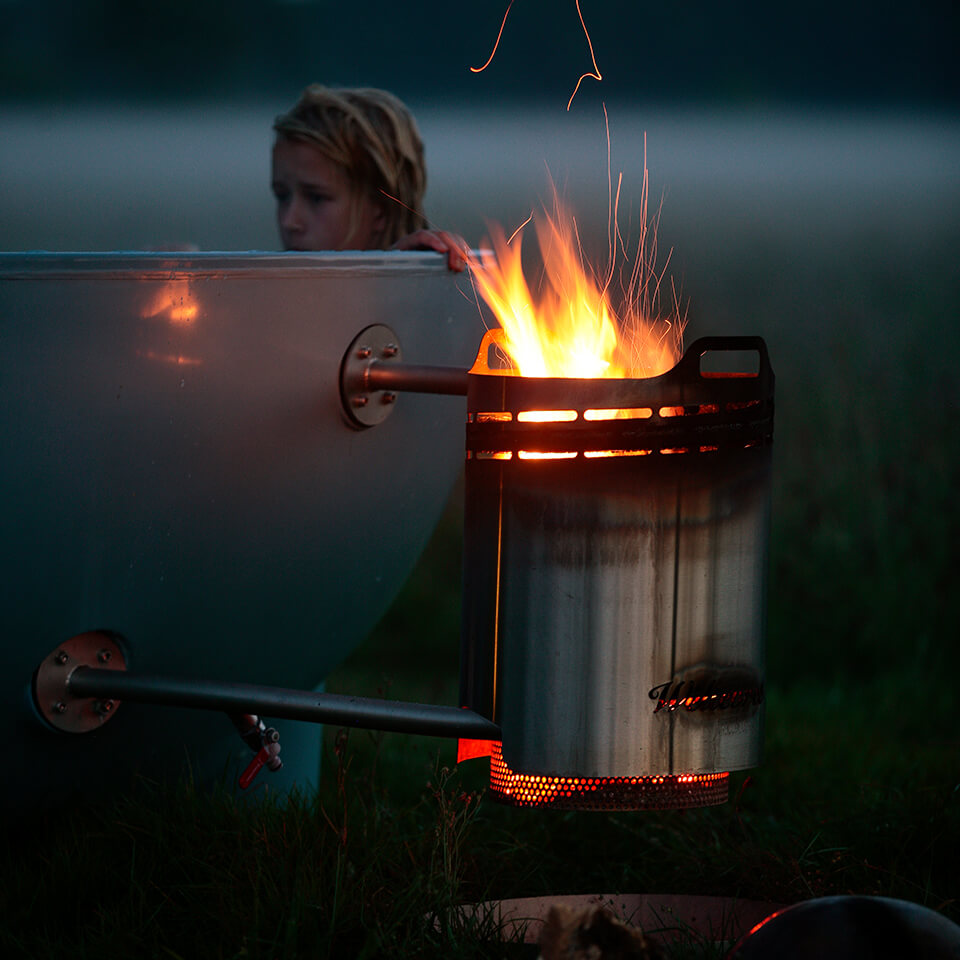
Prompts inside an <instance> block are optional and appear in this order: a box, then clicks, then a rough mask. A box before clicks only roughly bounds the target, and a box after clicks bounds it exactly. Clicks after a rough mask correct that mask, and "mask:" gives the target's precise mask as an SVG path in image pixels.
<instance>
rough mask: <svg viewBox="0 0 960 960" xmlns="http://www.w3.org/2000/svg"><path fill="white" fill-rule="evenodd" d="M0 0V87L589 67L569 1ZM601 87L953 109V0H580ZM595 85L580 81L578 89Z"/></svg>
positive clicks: (111, 89)
mask: <svg viewBox="0 0 960 960" xmlns="http://www.w3.org/2000/svg"><path fill="white" fill-rule="evenodd" d="M505 9H506V2H505V0H475V2H473V3H465V4H456V5H455V4H450V3H449V2H440V0H408V2H406V3H399V2H395V0H366V2H353V3H344V2H341V0H299V2H297V0H294V2H290V0H286V2H285V0H164V2H158V0H145V2H142V3H130V2H129V0H93V2H79V3H77V2H73V0H0V16H2V20H3V29H2V31H0V97H2V98H3V99H6V100H8V101H9V100H11V99H34V98H42V99H46V98H51V97H52V98H57V99H62V98H67V99H76V98H95V99H102V98H109V99H131V98H133V99H142V98H161V99H171V98H173V99H183V98H203V99H207V98H213V97H216V98H224V97H226V98H232V97H236V98H250V97H257V98H259V97H261V96H269V97H273V96H275V95H281V94H286V93H287V92H289V93H291V94H293V93H295V92H296V91H297V90H299V88H300V87H302V86H303V85H304V84H305V83H307V82H309V81H311V80H319V81H323V82H326V83H332V84H346V85H351V84H370V85H378V86H385V87H388V88H389V89H392V90H395V91H396V92H397V93H399V94H400V95H401V96H403V97H412V98H414V99H416V100H418V101H420V102H423V101H424V100H427V99H432V98H436V99H437V100H438V101H447V100H450V99H453V98H460V99H463V98H465V99H467V100H476V99H488V98H491V99H494V100H497V101H502V100H504V99H521V100H523V99H531V98H547V99H550V100H553V99H557V100H558V102H559V103H560V104H561V105H562V104H566V101H567V98H568V97H569V95H570V93H571V92H572V90H573V88H574V86H575V84H576V80H577V78H578V77H579V76H580V74H581V73H584V72H586V71H587V70H589V69H590V68H591V63H590V54H589V49H588V47H587V43H586V38H585V37H584V34H583V30H582V29H581V26H580V22H579V19H578V17H577V8H576V4H575V2H574V0H562V2H558V0H552V2H550V3H544V2H539V3H538V2H535V0H516V3H515V4H514V7H513V9H512V10H511V12H510V16H509V18H508V20H507V24H506V29H505V30H504V35H503V41H502V44H501V46H500V49H499V51H498V53H497V56H496V58H495V59H494V61H493V63H492V64H491V66H490V68H489V69H488V70H487V71H485V73H483V74H481V75H476V74H472V73H471V72H470V71H469V69H468V68H469V67H470V66H479V65H480V64H482V63H483V62H484V61H485V60H486V59H487V56H488V55H489V53H490V50H491V49H492V46H493V41H494V39H495V37H496V34H497V30H498V28H499V26H500V22H501V19H502V17H503V13H504V10H505ZM582 9H583V15H584V18H585V21H586V24H587V27H588V29H589V31H590V34H591V37H592V39H593V43H594V48H595V50H596V53H597V62H598V65H599V67H600V71H601V73H602V74H603V78H604V82H603V85H602V95H603V96H604V97H606V98H608V99H609V98H630V99H633V100H642V101H660V102H663V101H667V102H676V101H691V100H696V101H698V102H717V103H743V104H751V105H757V104H765V105H773V104H782V103H797V102H801V103H802V102H810V101H815V102H822V101H831V102H838V103H841V104H850V103H862V104H888V105H890V104H896V105H906V104H916V103H923V104H928V105H941V106H943V105H955V104H956V102H957V99H958V92H960V72H958V62H960V57H958V56H957V30H956V20H957V16H956V9H957V7H956V4H955V3H951V2H949V0H947V2H941V0H920V2H916V3H910V4H907V3H903V2H898V3H890V2H871V3H868V2H866V0H843V2H839V3H837V2H826V0H808V2H806V3H803V4H781V3H769V2H758V0H752V2H748V3H742V4H729V3H726V4H720V3H716V2H714V0H693V2H689V3H683V4H662V3H657V4H655V3H649V4H647V3H635V2H617V0H583V3H582ZM600 89H601V88H599V87H598V85H597V84H596V83H595V82H594V81H590V80H587V81H585V83H584V87H583V89H582V91H581V96H583V97H584V99H589V98H591V97H595V96H598V95H599V93H598V91H599V90H600Z"/></svg>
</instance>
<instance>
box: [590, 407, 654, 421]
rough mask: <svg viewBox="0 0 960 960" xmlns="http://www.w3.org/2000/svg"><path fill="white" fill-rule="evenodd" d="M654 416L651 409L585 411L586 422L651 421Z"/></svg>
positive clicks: (629, 408) (622, 408)
mask: <svg viewBox="0 0 960 960" xmlns="http://www.w3.org/2000/svg"><path fill="white" fill-rule="evenodd" d="M652 416H653V409H652V408H651V407H605V408H602V409H596V410H584V411H583V419H584V420H649V419H650V418H651V417H652Z"/></svg>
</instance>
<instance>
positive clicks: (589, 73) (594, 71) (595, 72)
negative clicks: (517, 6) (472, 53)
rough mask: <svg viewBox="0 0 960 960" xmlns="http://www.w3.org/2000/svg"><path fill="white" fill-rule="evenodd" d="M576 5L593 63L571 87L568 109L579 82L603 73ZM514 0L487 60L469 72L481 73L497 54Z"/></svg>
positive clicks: (578, 6) (596, 78)
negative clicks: (591, 67)
mask: <svg viewBox="0 0 960 960" xmlns="http://www.w3.org/2000/svg"><path fill="white" fill-rule="evenodd" d="M574 2H575V3H576V5H577V16H578V17H579V18H580V26H581V27H583V35H584V36H585V37H586V38H587V47H588V48H589V50H590V62H591V63H592V65H593V69H592V70H588V71H587V72H586V73H585V74H583V75H582V76H581V77H580V79H579V80H578V81H577V85H576V87H574V89H573V93H571V94H570V99H569V100H568V101H567V110H569V109H570V104H572V103H573V98H574V97H575V96H576V95H577V91H578V90H579V89H580V84H581V83H583V81H584V80H586V79H587V77H593V79H594V80H596V81H598V82H599V81H601V80H603V75H602V74H601V73H600V68H599V67H598V66H597V56H596V54H595V53H594V52H593V41H592V40H591V39H590V31H589V30H587V24H586V21H585V20H584V19H583V11H582V10H581V9H580V0H574ZM513 3H514V0H510V3H509V4H508V5H507V9H506V12H505V13H504V15H503V20H502V21H501V22H500V30H499V32H498V33H497V39H496V40H495V41H494V44H493V49H492V50H491V51H490V56H489V57H487V62H486V63H484V65H483V66H482V67H471V68H470V72H471V73H483V71H484V70H486V69H487V67H489V66H490V64H491V63H492V62H493V58H494V57H495V56H496V55H497V48H498V47H499V46H500V40H501V38H502V37H503V28H504V27H505V26H506V25H507V17H509V16H510V11H511V10H512V9H513Z"/></svg>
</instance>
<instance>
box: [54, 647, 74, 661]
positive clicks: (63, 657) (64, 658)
mask: <svg viewBox="0 0 960 960" xmlns="http://www.w3.org/2000/svg"><path fill="white" fill-rule="evenodd" d="M54 659H55V660H56V661H57V663H59V664H61V665H62V664H64V663H66V662H67V661H68V660H69V659H70V657H69V656H68V654H67V651H66V650H61V651H60V652H59V653H58V654H57V655H56V657H54Z"/></svg>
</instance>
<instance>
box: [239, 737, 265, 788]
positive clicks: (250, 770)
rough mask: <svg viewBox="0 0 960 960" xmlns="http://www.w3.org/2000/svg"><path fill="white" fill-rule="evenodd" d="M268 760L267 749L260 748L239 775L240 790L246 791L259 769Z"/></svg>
mask: <svg viewBox="0 0 960 960" xmlns="http://www.w3.org/2000/svg"><path fill="white" fill-rule="evenodd" d="M269 759H270V749H269V747H261V748H260V749H259V750H258V751H257V752H256V754H254V757H253V759H252V760H251V761H250V762H249V763H248V764H247V769H246V770H244V771H243V773H241V774H240V780H239V783H240V789H241V790H246V789H247V787H249V786H250V784H251V783H253V781H254V778H255V777H256V775H257V774H258V773H259V772H260V769H261V767H263V765H264V764H265V763H266V762H267V760H269Z"/></svg>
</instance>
